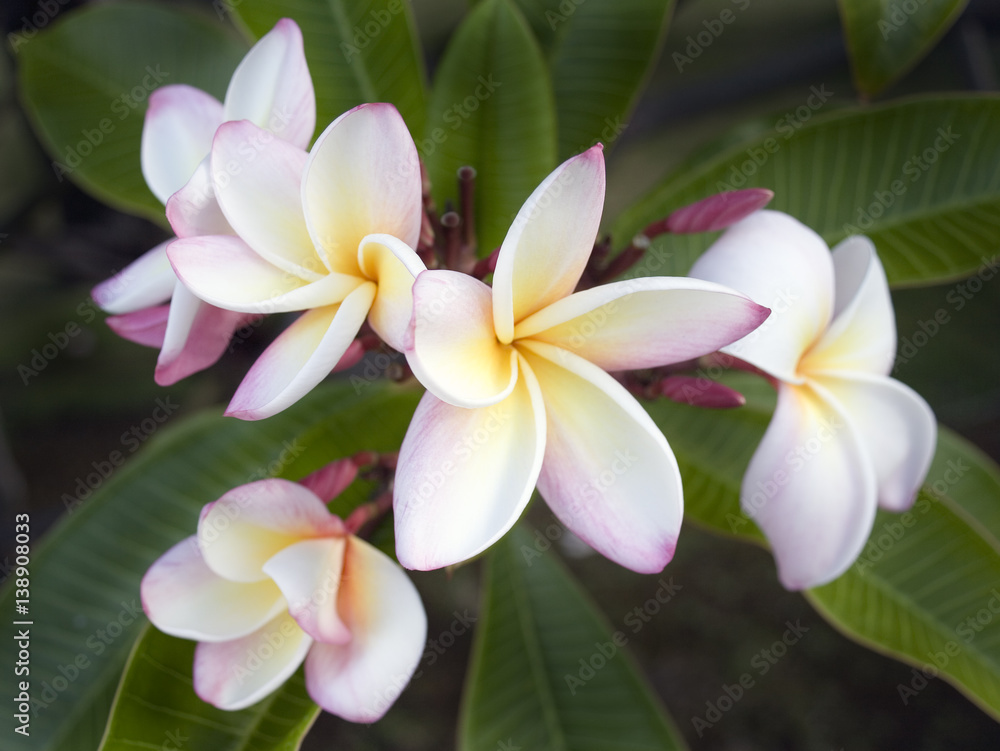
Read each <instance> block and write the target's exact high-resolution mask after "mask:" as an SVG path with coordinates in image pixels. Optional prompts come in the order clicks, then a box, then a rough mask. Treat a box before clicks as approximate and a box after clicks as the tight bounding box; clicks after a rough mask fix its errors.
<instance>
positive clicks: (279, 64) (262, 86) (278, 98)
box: [225, 18, 316, 149]
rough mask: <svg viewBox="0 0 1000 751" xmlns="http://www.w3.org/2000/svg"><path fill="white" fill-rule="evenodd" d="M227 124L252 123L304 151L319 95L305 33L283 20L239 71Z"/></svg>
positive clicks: (229, 92)
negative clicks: (303, 35) (313, 77)
mask: <svg viewBox="0 0 1000 751" xmlns="http://www.w3.org/2000/svg"><path fill="white" fill-rule="evenodd" d="M225 119H226V120H249V121H251V122H252V123H254V124H255V125H257V126H259V127H261V128H266V129H267V130H269V131H271V132H272V133H274V134H275V135H277V136H279V137H280V138H282V139H283V140H285V141H288V142H289V143H291V144H294V145H295V146H298V147H299V148H300V149H305V148H308V146H309V141H310V140H311V139H312V135H313V131H314V130H315V129H316V95H315V93H314V91H313V83H312V78H311V77H310V75H309V67H308V65H307V64H306V56H305V49H304V47H303V45H302V32H301V31H300V30H299V27H298V25H296V23H295V21H292V20H291V19H289V18H282V19H281V20H280V21H278V23H276V24H275V25H274V28H273V29H271V31H269V32H268V33H267V34H265V35H264V36H262V37H261V38H260V41H258V42H257V44H255V45H254V46H253V48H252V49H251V50H250V52H248V53H247V55H246V57H244V58H243V61H242V62H241V63H240V64H239V67H237V68H236V72H235V73H233V77H232V79H231V80H230V81H229V89H228V90H227V91H226V104H225Z"/></svg>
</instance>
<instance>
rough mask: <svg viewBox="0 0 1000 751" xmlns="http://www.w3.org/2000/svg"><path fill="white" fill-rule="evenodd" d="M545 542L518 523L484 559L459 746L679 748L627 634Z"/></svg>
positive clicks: (481, 749)
mask: <svg viewBox="0 0 1000 751" xmlns="http://www.w3.org/2000/svg"><path fill="white" fill-rule="evenodd" d="M539 539H540V540H543V541H544V542H545V543H546V544H545V545H542V544H540V543H539V542H538V540H539ZM549 545H551V542H549V540H548V539H546V538H545V537H544V535H542V534H541V533H540V532H539V533H536V536H535V537H532V536H531V534H530V533H529V532H528V531H526V529H525V528H523V527H520V526H519V527H516V528H515V529H514V530H513V531H512V532H511V533H510V534H508V535H507V536H506V537H505V538H504V539H503V540H502V541H501V542H500V543H498V544H497V545H496V546H495V547H494V548H493V551H492V552H491V554H490V556H489V561H488V564H487V570H486V589H485V592H484V594H483V606H482V610H481V615H480V622H479V625H478V628H477V630H476V641H475V644H474V646H473V658H472V664H471V665H470V668H469V673H468V676H467V679H466V688H465V697H464V700H463V707H462V718H461V725H460V729H459V748H461V749H462V750H463V751H496V749H497V748H510V749H513V748H544V749H551V750H552V751H573V750H574V749H580V750H582V749H603V748H616V749H625V748H627V749H635V750H636V751H638V750H639V749H651V750H652V749H656V750H657V751H666V750H667V749H675V748H684V743H683V741H682V740H681V739H680V736H679V734H678V733H677V732H676V731H675V729H674V727H673V723H672V722H671V720H670V719H669V718H668V717H667V715H666V714H665V713H664V711H663V709H662V708H661V706H660V704H659V702H658V700H657V699H656V698H655V696H654V695H653V694H652V692H651V691H650V689H649V687H648V686H647V685H646V682H645V681H644V680H643V679H642V677H641V676H640V673H639V671H638V670H637V668H636V666H635V664H634V663H633V661H632V659H631V657H630V656H629V655H628V653H627V652H626V651H625V646H626V645H627V643H628V635H627V634H626V633H625V632H624V631H621V630H618V631H616V630H615V629H614V627H612V626H611V624H609V623H608V622H607V620H606V619H605V618H604V617H603V616H602V615H601V614H600V613H598V611H597V609H596V608H595V607H594V605H593V604H592V602H591V600H590V598H589V596H588V595H587V594H586V593H585V592H584V591H583V589H582V588H581V587H580V585H579V584H578V583H577V582H576V580H575V579H574V578H573V577H572V575H571V574H570V573H569V572H568V571H566V570H565V568H564V567H563V566H562V565H561V564H560V563H559V561H558V560H557V557H556V554H555V553H554V552H553V551H551V550H547V547H548V546H549ZM662 586H664V585H661V587H662ZM665 586H667V587H669V586H670V582H666V583H665ZM663 591H664V594H663V596H664V597H670V596H672V593H670V592H668V591H666V590H663ZM657 596H659V595H657Z"/></svg>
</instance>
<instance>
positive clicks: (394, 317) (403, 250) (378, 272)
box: [358, 235, 426, 352]
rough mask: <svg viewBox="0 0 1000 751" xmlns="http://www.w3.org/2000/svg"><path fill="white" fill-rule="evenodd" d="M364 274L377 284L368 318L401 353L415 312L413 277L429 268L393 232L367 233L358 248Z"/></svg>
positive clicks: (377, 330)
mask: <svg viewBox="0 0 1000 751" xmlns="http://www.w3.org/2000/svg"><path fill="white" fill-rule="evenodd" d="M358 266H359V267H360V268H361V273H362V274H364V275H365V276H366V277H368V278H369V279H372V280H374V281H375V282H377V283H378V293H377V294H376V295H375V301H374V302H373V303H372V310H371V313H369V315H368V321H369V323H371V326H372V329H373V330H374V331H375V333H376V334H378V335H379V336H380V337H381V338H382V339H383V340H385V343H386V344H388V345H389V346H390V347H392V348H393V349H396V350H399V351H400V352H402V351H403V350H404V349H405V347H406V338H407V334H408V329H409V326H410V318H411V317H412V315H413V292H412V289H413V280H414V279H415V278H416V276H417V274H419V273H420V272H421V271H425V270H426V266H424V262H423V261H421V260H420V256H418V255H417V254H416V252H415V251H414V250H413V248H411V247H410V246H409V245H407V244H406V243H404V242H403V241H402V240H400V239H398V238H396V237H393V236H392V235H368V237H366V238H365V239H363V240H362V241H361V245H360V246H359V247H358Z"/></svg>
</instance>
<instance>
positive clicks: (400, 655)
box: [306, 537, 427, 722]
mask: <svg viewBox="0 0 1000 751" xmlns="http://www.w3.org/2000/svg"><path fill="white" fill-rule="evenodd" d="M338 600H339V604H338V609H339V610H340V612H341V613H343V617H344V619H345V621H346V622H347V625H348V627H349V628H350V630H351V634H352V639H351V641H350V642H348V643H347V644H343V645H334V644H315V645H314V646H313V648H312V649H311V650H310V652H309V656H308V657H307V658H306V690H307V691H308V692H309V695H310V696H311V697H312V699H313V701H315V702H316V703H317V704H319V705H320V706H321V707H322V708H323V709H325V710H326V711H327V712H331V713H333V714H335V715H337V716H338V717H343V718H344V719H345V720H349V721H351V722H375V721H376V720H378V719H379V718H380V717H382V715H384V714H385V712H386V711H387V710H388V709H389V707H390V706H392V703H393V702H394V701H395V700H396V698H397V697H398V696H399V694H400V693H401V692H402V690H403V688H404V687H405V686H406V684H407V682H408V681H409V680H410V677H411V676H412V675H413V671H414V670H416V668H417V665H418V664H419V662H420V657H421V655H422V654H423V650H424V647H425V646H426V639H427V616H426V614H425V613H424V607H423V604H422V603H421V601H420V595H419V593H418V592H417V590H416V587H414V586H413V583H412V582H411V581H410V579H409V577H408V576H407V575H406V574H405V573H404V572H403V571H402V570H401V569H400V568H399V566H397V565H396V564H395V563H394V562H393V561H391V560H390V559H389V558H388V557H387V556H386V555H385V554H384V553H382V552H380V551H378V550H376V549H375V548H374V547H372V546H371V545H369V544H368V543H367V542H364V541H363V540H360V539H358V538H357V537H351V538H349V542H348V545H347V554H346V556H345V560H344V578H343V581H342V584H341V588H340V593H339V597H338Z"/></svg>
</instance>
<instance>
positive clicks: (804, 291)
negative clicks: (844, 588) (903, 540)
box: [691, 211, 937, 589]
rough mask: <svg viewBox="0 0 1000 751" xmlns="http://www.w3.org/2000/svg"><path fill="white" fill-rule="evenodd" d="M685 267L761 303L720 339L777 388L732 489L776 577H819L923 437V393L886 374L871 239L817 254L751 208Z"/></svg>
mask: <svg viewBox="0 0 1000 751" xmlns="http://www.w3.org/2000/svg"><path fill="white" fill-rule="evenodd" d="M691 275H692V276H694V277H698V278H700V279H708V280H711V281H716V282H719V283H721V284H728V285H732V286H733V287H735V288H737V289H739V290H741V291H743V292H745V293H747V294H748V295H750V297H752V298H753V299H755V300H757V301H758V302H760V303H761V304H763V305H770V306H771V308H772V310H773V312H772V314H771V318H769V319H768V320H767V321H766V322H765V323H764V325H763V326H761V328H760V329H758V330H757V331H755V332H753V333H752V334H750V335H749V336H747V337H746V338H745V339H743V340H741V341H739V342H736V343H735V344H733V345H731V346H729V347H726V348H725V349H724V350H723V351H724V352H727V353H728V354H731V355H733V356H735V357H738V358H740V359H741V360H743V361H745V362H747V363H749V364H750V365H753V366H755V367H756V368H759V369H760V370H762V371H764V373H766V374H768V375H770V376H771V377H772V378H773V379H774V380H775V382H776V385H777V390H778V404H777V407H776V409H775V412H774V417H773V418H772V419H771V424H770V425H769V427H768V429H767V432H766V433H765V434H764V438H763V440H762V441H761V443H760V446H759V447H758V448H757V450H756V452H755V453H754V455H753V458H752V459H751V460H750V465H749V467H748V468H747V472H746V475H745V476H744V478H743V484H742V490H741V493H740V500H741V504H742V506H743V509H744V512H745V513H746V514H747V515H748V516H750V517H751V518H753V519H754V520H756V522H757V524H758V525H759V526H760V527H761V529H762V530H763V531H764V533H765V534H766V535H767V538H768V540H770V542H771V546H772V547H773V548H774V554H775V558H776V559H777V564H778V574H779V577H780V579H781V582H782V584H784V586H785V587H787V588H788V589H803V588H806V587H814V586H818V585H820V584H824V583H826V582H828V581H830V580H832V579H835V578H836V577H838V576H840V574H842V573H843V572H844V571H845V570H847V568H848V567H849V566H850V565H851V563H852V562H853V561H854V560H855V558H857V556H858V555H859V554H860V553H861V550H862V547H863V546H864V543H865V541H866V540H867V539H868V535H869V534H870V532H871V529H872V524H873V521H874V518H875V511H876V509H877V507H878V506H879V505H881V506H882V507H883V508H886V509H888V510H891V511H902V510H904V509H906V508H908V507H909V506H910V504H911V503H912V502H913V500H914V498H915V495H916V493H917V491H918V489H919V488H920V485H921V483H922V482H923V479H924V477H925V475H926V474H927V470H928V468H929V467H930V462H931V459H932V457H933V455H934V446H935V442H936V437H937V424H936V422H935V420H934V414H933V413H932V412H931V409H930V407H928V405H927V403H926V402H925V401H924V400H923V399H922V398H921V397H920V396H919V395H918V394H917V393H916V392H914V391H913V390H912V389H910V388H909V387H907V386H905V385H903V384H902V383H900V382H899V381H897V380H895V379H892V378H889V377H888V375H889V373H890V371H891V370H892V365H893V360H894V358H895V351H896V325H895V319H894V316H893V310H892V300H891V298H890V296H889V285H888V283H887V281H886V277H885V271H884V270H883V269H882V264H881V262H880V261H879V258H878V255H877V253H876V252H875V246H874V245H873V244H872V242H871V241H870V240H869V239H868V238H866V237H860V236H855V237H850V238H848V239H847V240H844V241H843V242H842V243H840V244H839V245H838V246H837V247H836V248H834V250H833V252H832V254H831V253H830V251H829V249H828V248H827V245H826V243H824V242H823V240H822V238H820V237H819V235H817V234H816V233H815V232H813V231H812V230H811V229H809V228H808V227H806V226H805V225H803V224H801V223H800V222H799V221H797V220H796V219H793V218H792V217H790V216H788V215H786V214H782V213H779V212H775V211H761V212H758V213H756V214H753V215H751V216H750V217H748V218H746V219H743V220H742V221H740V222H737V223H736V224H734V225H733V226H732V227H730V228H729V229H728V230H726V232H725V234H723V235H722V237H721V238H719V240H718V241H717V242H716V243H715V244H714V245H712V247H711V248H709V249H708V250H707V251H706V252H705V254H704V255H702V257H701V258H700V259H698V261H697V262H696V263H695V265H694V267H693V268H692V269H691Z"/></svg>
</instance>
